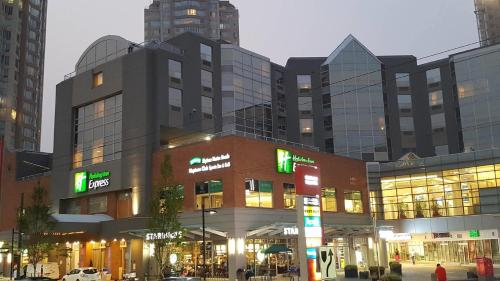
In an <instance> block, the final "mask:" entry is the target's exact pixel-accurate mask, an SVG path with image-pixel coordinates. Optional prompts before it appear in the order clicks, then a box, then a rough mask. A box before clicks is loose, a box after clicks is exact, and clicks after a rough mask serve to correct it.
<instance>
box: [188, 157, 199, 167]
mask: <svg viewBox="0 0 500 281" xmlns="http://www.w3.org/2000/svg"><path fill="white" fill-rule="evenodd" d="M201 163H202V158H201V157H193V158H191V160H189V166H194V165H199V164H201Z"/></svg>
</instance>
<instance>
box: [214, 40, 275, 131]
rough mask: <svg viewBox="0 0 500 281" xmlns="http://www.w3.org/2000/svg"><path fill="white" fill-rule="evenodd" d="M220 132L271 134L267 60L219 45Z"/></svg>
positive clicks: (228, 46)
mask: <svg viewBox="0 0 500 281" xmlns="http://www.w3.org/2000/svg"><path fill="white" fill-rule="evenodd" d="M221 52H222V118H223V120H222V127H223V129H222V130H223V132H238V133H241V132H243V133H250V134H255V135H259V136H263V137H272V131H273V122H272V105H271V73H270V69H271V64H270V60H269V59H268V58H266V57H262V56H260V55H258V54H255V53H252V52H250V51H247V50H245V49H242V48H239V47H238V46H234V45H221Z"/></svg>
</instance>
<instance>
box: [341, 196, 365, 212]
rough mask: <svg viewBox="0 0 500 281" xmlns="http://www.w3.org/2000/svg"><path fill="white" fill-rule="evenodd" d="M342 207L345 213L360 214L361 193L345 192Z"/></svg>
mask: <svg viewBox="0 0 500 281" xmlns="http://www.w3.org/2000/svg"><path fill="white" fill-rule="evenodd" d="M344 207H345V211H346V213H351V214H362V213H363V200H362V198H361V191H345V192H344Z"/></svg>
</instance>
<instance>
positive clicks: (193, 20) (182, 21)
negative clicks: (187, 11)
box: [174, 18, 201, 25]
mask: <svg viewBox="0 0 500 281" xmlns="http://www.w3.org/2000/svg"><path fill="white" fill-rule="evenodd" d="M174 24H175V25H188V24H201V20H200V19H197V18H182V19H175V20H174Z"/></svg>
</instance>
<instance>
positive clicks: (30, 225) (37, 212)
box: [18, 183, 55, 266]
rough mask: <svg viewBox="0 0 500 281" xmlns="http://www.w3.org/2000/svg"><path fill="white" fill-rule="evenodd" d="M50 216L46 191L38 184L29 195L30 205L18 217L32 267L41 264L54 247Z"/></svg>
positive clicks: (53, 225)
mask: <svg viewBox="0 0 500 281" xmlns="http://www.w3.org/2000/svg"><path fill="white" fill-rule="evenodd" d="M51 215H52V212H51V210H50V205H49V204H48V203H47V190H46V189H45V188H43V187H42V186H40V183H38V185H37V186H36V187H35V189H34V190H33V194H32V195H31V204H30V205H29V207H27V208H26V209H24V210H23V211H21V212H20V214H19V216H18V224H19V229H20V231H21V232H22V233H23V245H24V247H25V248H26V249H27V251H28V259H29V262H30V263H31V264H33V265H34V266H35V265H36V264H37V263H39V262H41V261H42V260H43V259H44V258H45V257H46V256H47V255H48V252H49V251H50V250H51V249H52V248H53V246H54V243H53V241H52V236H51V235H50V232H51V231H52V230H53V229H54V227H55V222H54V221H53V220H52V218H51Z"/></svg>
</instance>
